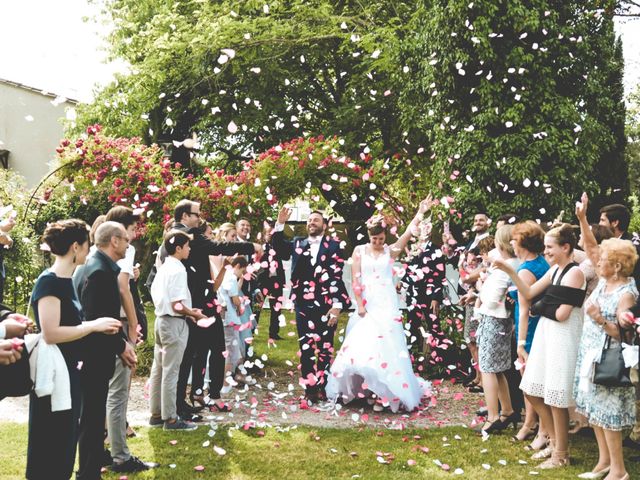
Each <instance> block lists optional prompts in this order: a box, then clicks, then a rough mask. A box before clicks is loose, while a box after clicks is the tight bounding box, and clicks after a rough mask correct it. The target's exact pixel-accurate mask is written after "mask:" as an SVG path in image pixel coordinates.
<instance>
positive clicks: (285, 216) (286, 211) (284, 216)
mask: <svg viewBox="0 0 640 480" xmlns="http://www.w3.org/2000/svg"><path fill="white" fill-rule="evenodd" d="M292 212H293V210H292V209H291V208H289V207H287V206H284V207H282V208H281V209H280V211H279V212H278V219H277V220H276V223H280V224H282V225H284V224H285V223H287V221H288V220H289V218H290V217H291V213H292Z"/></svg>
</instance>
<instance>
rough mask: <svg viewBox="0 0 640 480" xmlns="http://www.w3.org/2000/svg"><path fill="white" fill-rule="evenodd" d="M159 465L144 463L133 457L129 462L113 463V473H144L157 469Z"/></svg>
mask: <svg viewBox="0 0 640 480" xmlns="http://www.w3.org/2000/svg"><path fill="white" fill-rule="evenodd" d="M158 465H159V464H157V463H153V462H143V461H142V460H140V459H139V458H138V457H134V456H133V455H131V457H129V460H127V461H126V462H122V463H112V464H111V471H112V472H118V473H133V472H143V471H145V470H149V469H150V468H156V467H157V466H158Z"/></svg>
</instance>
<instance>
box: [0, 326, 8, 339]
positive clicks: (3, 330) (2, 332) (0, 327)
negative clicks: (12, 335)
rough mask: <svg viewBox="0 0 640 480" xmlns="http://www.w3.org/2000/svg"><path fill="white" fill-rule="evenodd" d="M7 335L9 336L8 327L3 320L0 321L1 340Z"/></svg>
mask: <svg viewBox="0 0 640 480" xmlns="http://www.w3.org/2000/svg"><path fill="white" fill-rule="evenodd" d="M6 336H7V327H5V326H4V324H3V323H2V322H0V340H4V337H6Z"/></svg>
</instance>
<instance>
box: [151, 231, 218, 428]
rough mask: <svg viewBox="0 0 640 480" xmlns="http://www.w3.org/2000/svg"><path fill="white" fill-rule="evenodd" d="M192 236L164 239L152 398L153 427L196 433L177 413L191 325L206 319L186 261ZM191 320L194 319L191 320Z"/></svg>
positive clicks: (156, 285)
mask: <svg viewBox="0 0 640 480" xmlns="http://www.w3.org/2000/svg"><path fill="white" fill-rule="evenodd" d="M191 238H192V237H191V236H190V235H188V234H186V233H184V232H181V231H179V230H171V231H170V232H169V233H168V234H167V235H166V236H165V240H164V248H165V250H166V251H167V254H168V256H167V258H166V260H165V261H164V263H163V264H162V265H161V266H160V268H159V269H158V272H157V273H156V276H155V278H154V280H153V283H152V284H151V297H152V298H153V303H154V305H155V314H156V323H155V347H154V350H153V366H152V367H151V376H150V378H149V382H150V385H151V386H150V397H151V402H150V403H151V405H150V406H151V419H150V420H149V424H150V425H151V426H152V427H159V426H161V425H163V424H164V429H165V430H195V429H196V428H198V426H197V425H196V424H194V423H192V422H188V421H186V420H183V419H181V418H180V417H179V416H178V414H177V406H176V393H177V387H178V374H179V372H180V363H181V362H182V357H183V355H184V351H185V348H186V347H187V340H188V339H189V329H188V326H187V322H189V321H197V320H199V319H202V318H206V316H205V315H204V314H203V313H202V312H201V311H200V310H198V309H192V308H191V293H190V292H189V285H188V284H187V270H186V268H185V267H184V265H183V264H182V260H186V259H187V258H188V257H189V252H190V251H191V247H190V245H189V242H190V241H191ZM187 317H191V319H189V318H187Z"/></svg>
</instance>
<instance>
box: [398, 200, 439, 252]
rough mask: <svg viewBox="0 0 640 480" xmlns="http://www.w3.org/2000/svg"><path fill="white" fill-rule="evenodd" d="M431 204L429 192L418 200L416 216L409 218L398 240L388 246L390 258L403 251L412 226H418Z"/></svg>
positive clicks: (410, 234)
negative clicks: (425, 196) (422, 198)
mask: <svg viewBox="0 0 640 480" xmlns="http://www.w3.org/2000/svg"><path fill="white" fill-rule="evenodd" d="M432 206H433V197H432V196H431V194H429V195H427V198H425V199H424V200H422V201H421V202H420V207H418V211H417V213H416V216H415V217H413V220H411V222H410V223H409V225H407V229H406V230H405V231H404V233H403V234H402V235H401V236H400V237H399V238H398V240H396V242H395V243H394V244H393V245H391V246H390V247H389V253H390V255H391V258H393V259H396V258H398V257H399V256H400V254H401V253H402V252H404V249H405V247H406V246H407V243H409V240H410V239H411V237H412V235H413V227H417V226H418V224H419V223H420V222H421V221H422V219H423V218H424V214H425V213H426V212H428V211H429V210H431V207H432Z"/></svg>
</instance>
